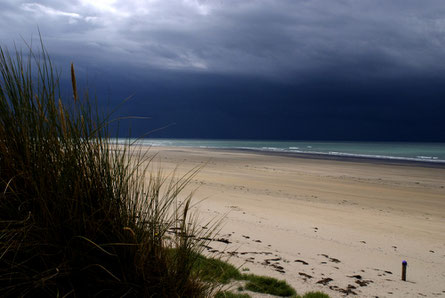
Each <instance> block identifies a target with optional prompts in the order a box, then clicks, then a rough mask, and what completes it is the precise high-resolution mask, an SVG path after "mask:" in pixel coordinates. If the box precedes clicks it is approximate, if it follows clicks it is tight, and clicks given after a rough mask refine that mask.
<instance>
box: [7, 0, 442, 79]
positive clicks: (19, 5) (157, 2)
mask: <svg viewBox="0 0 445 298" xmlns="http://www.w3.org/2000/svg"><path fill="white" fill-rule="evenodd" d="M3 2H4V3H3V4H2V10H1V12H0V26H1V27H2V28H7V30H2V31H1V32H0V37H1V39H2V41H3V42H6V43H11V41H12V40H17V39H19V37H18V36H20V35H21V36H23V38H24V39H25V40H26V39H27V38H28V37H29V34H30V32H36V28H37V26H39V28H40V30H41V32H42V34H43V36H44V38H45V40H46V42H47V46H48V47H49V48H50V49H51V52H52V53H54V54H56V55H61V56H67V57H72V56H81V57H83V59H87V61H90V62H92V63H93V62H94V63H98V64H102V63H103V64H105V63H115V62H116V61H117V62H119V63H122V64H127V65H131V66H138V67H141V68H156V69H166V70H179V71H193V72H204V73H220V74H240V75H254V76H257V75H261V76H266V77H278V78H287V79H289V78H291V79H295V78H298V77H301V76H307V75H310V74H317V73H337V74H338V75H343V76H351V77H356V76H366V77H368V76H377V77H381V76H398V75H402V74H404V75H406V74H410V73H414V74H423V73H426V74H434V73H442V72H444V70H445V51H444V48H445V17H444V16H445V5H444V4H443V0H431V1H415V0H396V1H383V0H361V1H352V0H341V1H322V0H311V1H309V0H288V1H275V0H252V1H236V0H227V1H224V0H219V1H211V0H208V1H205V0H172V1H161V0H149V1H143V0H137V1H125V0H116V1H114V0H96V1H84V0H80V1H55V0H48V1H36V2H29V1H12V0H6V1H3Z"/></svg>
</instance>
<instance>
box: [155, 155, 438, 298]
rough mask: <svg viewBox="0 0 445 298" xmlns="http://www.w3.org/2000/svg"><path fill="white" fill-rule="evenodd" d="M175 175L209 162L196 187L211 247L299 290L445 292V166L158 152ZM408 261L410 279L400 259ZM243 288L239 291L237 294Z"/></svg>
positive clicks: (366, 293) (370, 293)
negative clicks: (212, 222) (212, 230)
mask: <svg viewBox="0 0 445 298" xmlns="http://www.w3.org/2000/svg"><path fill="white" fill-rule="evenodd" d="M150 150H151V152H152V153H155V152H158V156H157V157H156V159H155V160H158V161H161V166H162V168H163V169H165V170H166V171H168V170H169V169H173V168H174V167H176V166H179V173H181V172H184V171H187V170H190V169H191V168H192V167H194V166H198V165H203V164H206V165H205V166H204V167H203V169H202V170H201V171H200V173H199V174H198V176H196V177H195V178H194V179H193V181H192V183H191V185H190V187H197V186H198V187H199V188H198V191H197V192H196V194H195V195H194V198H195V202H196V201H199V200H201V199H205V200H204V201H203V202H201V203H200V204H199V205H198V207H197V208H198V209H199V214H200V217H201V218H202V220H203V221H202V222H204V221H205V220H206V219H209V218H214V217H221V216H223V215H226V219H225V220H224V225H223V227H222V230H221V232H220V234H219V236H218V237H219V238H222V239H226V240H228V242H230V243H225V242H221V241H212V242H211V243H210V244H209V247H208V248H207V251H209V252H210V253H214V254H222V255H223V257H228V256H231V258H230V259H229V262H231V263H233V264H235V265H237V266H240V269H242V270H245V271H247V270H248V272H251V273H255V274H260V275H268V276H272V277H276V278H279V279H285V280H286V281H287V282H288V283H289V284H291V285H292V286H293V287H295V289H296V290H297V292H298V293H304V292H307V291H314V290H319V291H323V292H325V293H327V294H329V295H330V296H331V297H343V296H345V295H346V294H349V295H351V296H353V295H354V293H355V294H356V295H357V296H358V297H376V296H378V297H436V296H445V168H438V167H427V166H422V165H413V164H402V163H399V164H389V163H382V162H373V161H369V160H355V161H345V160H324V159H313V158H299V157H292V156H277V155H270V154H262V153H255V152H237V151H224V150H208V149H190V148H172V147H170V148H151V149H150ZM403 260H406V261H407V262H408V273H407V281H406V282H403V281H401V279H400V276H401V263H402V261H403ZM235 291H236V289H235Z"/></svg>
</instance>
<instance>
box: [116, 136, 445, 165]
mask: <svg viewBox="0 0 445 298" xmlns="http://www.w3.org/2000/svg"><path fill="white" fill-rule="evenodd" d="M119 141H120V142H121V141H123V140H119ZM137 143H138V144H140V145H146V146H170V147H195V148H220V149H244V150H257V151H269V152H289V153H302V154H304V153H308V154H322V155H331V156H343V157H348V156H349V157H366V158H376V159H392V160H411V161H424V162H431V163H445V143H391V142H320V141H249V140H197V139H141V140H138V141H137Z"/></svg>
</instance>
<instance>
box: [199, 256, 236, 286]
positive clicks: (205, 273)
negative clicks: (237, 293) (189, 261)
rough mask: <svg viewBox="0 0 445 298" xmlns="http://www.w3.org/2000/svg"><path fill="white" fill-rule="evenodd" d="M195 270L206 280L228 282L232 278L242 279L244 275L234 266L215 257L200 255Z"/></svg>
mask: <svg viewBox="0 0 445 298" xmlns="http://www.w3.org/2000/svg"><path fill="white" fill-rule="evenodd" d="M194 270H196V272H197V273H198V274H199V276H201V278H202V279H203V280H205V281H213V282H217V283H222V284H227V283H228V282H230V281H231V280H240V279H242V275H241V273H240V272H239V270H238V269H237V268H235V267H234V266H232V265H230V264H228V263H226V262H223V261H221V260H218V259H214V258H205V257H204V256H199V257H198V260H197V262H196V263H195V267H194Z"/></svg>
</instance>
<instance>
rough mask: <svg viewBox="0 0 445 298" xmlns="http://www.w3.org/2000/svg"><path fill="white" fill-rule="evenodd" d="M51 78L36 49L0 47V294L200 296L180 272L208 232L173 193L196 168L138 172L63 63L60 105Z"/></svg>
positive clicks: (143, 166)
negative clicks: (67, 86) (66, 77)
mask: <svg viewBox="0 0 445 298" xmlns="http://www.w3.org/2000/svg"><path fill="white" fill-rule="evenodd" d="M59 77H60V74H59V72H58V71H56V70H55V68H54V66H53V64H52V62H51V60H50V59H49V56H48V54H47V51H46V50H45V48H44V47H43V43H42V46H41V48H40V49H39V50H38V53H36V52H35V51H34V50H32V49H31V48H29V50H27V51H26V52H25V53H23V52H21V51H18V50H17V49H15V51H14V52H13V53H12V54H11V52H9V51H8V50H7V49H4V48H0V190H1V191H0V296H1V297H19V296H20V297H21V296H34V297H35V296H40V297H55V296H58V297H65V296H73V297H93V296H99V297H112V296H113V297H114V296H119V297H120V296H127V297H206V296H210V295H211V293H212V291H213V288H214V286H213V284H214V283H210V282H206V281H204V280H203V279H202V278H200V277H199V276H198V274H197V273H196V271H194V270H192V268H193V267H194V264H195V262H196V261H197V260H199V258H198V257H197V256H199V253H200V252H201V247H202V245H201V244H202V241H203V240H199V239H201V238H208V237H209V233H211V232H207V231H208V230H211V229H208V230H206V231H204V230H199V229H197V228H196V227H197V225H196V221H195V219H194V217H193V216H191V215H190V199H191V196H190V195H187V196H186V195H181V194H182V191H183V190H184V187H185V186H186V185H187V183H188V182H189V181H190V179H191V178H192V177H193V176H194V175H195V174H196V172H197V170H198V169H196V168H195V169H192V170H191V171H189V172H188V173H187V174H186V175H184V176H182V177H175V175H170V176H169V175H165V174H163V173H162V171H161V170H159V171H154V172H149V171H148V165H149V164H150V157H149V156H147V155H145V154H142V153H141V152H138V151H137V150H133V149H132V147H130V144H127V145H119V146H118V145H117V144H114V143H112V141H111V140H112V139H110V138H109V131H108V124H109V122H110V115H100V113H99V112H97V109H95V108H93V106H94V105H93V104H92V100H90V98H89V96H88V93H86V92H85V93H83V94H85V95H84V96H82V97H80V96H79V94H81V92H78V90H77V85H78V84H77V81H76V76H75V71H74V66H73V65H71V82H72V87H73V92H72V96H71V97H70V98H62V97H61V92H60V89H59ZM180 196H181V198H182V200H180V201H179V200H178V198H179V197H180ZM203 233H205V234H203ZM199 235H201V236H202V237H198V236H199Z"/></svg>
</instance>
